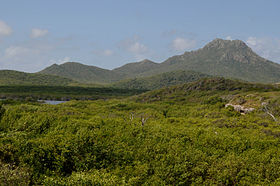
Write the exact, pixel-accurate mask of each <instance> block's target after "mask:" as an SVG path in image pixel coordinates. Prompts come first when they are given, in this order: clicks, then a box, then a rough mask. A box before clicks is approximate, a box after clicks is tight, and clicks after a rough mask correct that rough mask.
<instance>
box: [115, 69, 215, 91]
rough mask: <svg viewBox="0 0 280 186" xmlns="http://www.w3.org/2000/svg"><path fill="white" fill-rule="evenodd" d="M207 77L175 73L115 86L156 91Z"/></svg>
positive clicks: (196, 73)
mask: <svg viewBox="0 0 280 186" xmlns="http://www.w3.org/2000/svg"><path fill="white" fill-rule="evenodd" d="M206 77H210V76H209V75H206V74H202V73H199V72H194V71H173V72H166V73H162V74H158V75H154V76H150V77H142V78H134V79H128V80H123V81H119V82H117V83H114V84H113V86H114V87H119V88H127V89H144V90H154V89H159V88H163V87H168V86H172V85H180V84H184V83H188V82H193V81H197V80H199V79H201V78H206Z"/></svg>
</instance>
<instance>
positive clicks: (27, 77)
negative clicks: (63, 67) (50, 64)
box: [0, 70, 76, 86]
mask: <svg viewBox="0 0 280 186" xmlns="http://www.w3.org/2000/svg"><path fill="white" fill-rule="evenodd" d="M75 83H76V82H75V81H73V80H71V79H68V78H64V77H59V76H54V75H46V74H37V73H25V72H18V71H14V70H0V85H53V86H58V85H59V86H65V85H71V84H75Z"/></svg>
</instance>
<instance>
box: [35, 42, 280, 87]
mask: <svg viewBox="0 0 280 186" xmlns="http://www.w3.org/2000/svg"><path fill="white" fill-rule="evenodd" d="M178 70H183V71H195V72H200V73H203V74H209V75H213V76H222V77H226V78H234V79H241V80H245V81H251V82H262V83H278V82H280V65H279V64H277V63H274V62H271V61H269V60H266V59H264V58H262V57H260V56H259V55H257V54H256V53H255V52H254V51H253V50H252V49H251V48H249V47H248V46H247V45H246V44H245V43H244V42H243V41H240V40H223V39H215V40H213V41H212V42H210V43H208V44H207V45H205V46H204V47H203V48H201V49H198V50H195V51H191V52H185V53H184V54H182V55H177V56H173V57H170V58H168V59H167V60H166V61H164V62H162V63H155V62H153V61H150V60H147V59H146V60H143V61H140V62H134V63H128V64H126V65H123V66H121V67H119V68H116V69H114V70H106V69H102V68H98V67H94V66H87V65H82V64H80V63H74V62H68V63H64V64H62V65H56V64H54V65H52V66H50V67H48V68H46V69H44V70H42V71H41V72H39V73H42V74H53V75H58V76H62V77H66V78H71V79H74V80H76V81H79V82H82V83H114V82H117V81H120V80H125V79H131V78H138V77H149V76H154V75H158V74H162V73H165V72H172V71H178ZM139 81H142V82H143V79H141V80H139ZM139 81H135V80H134V82H135V83H139ZM126 82H127V83H128V82H129V81H126ZM131 82H132V81H130V83H131ZM140 84H141V83H140ZM142 84H143V83H142ZM129 86H132V85H129ZM137 86H138V85H137ZM150 88H151V87H150Z"/></svg>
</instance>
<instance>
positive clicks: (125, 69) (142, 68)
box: [113, 59, 159, 77]
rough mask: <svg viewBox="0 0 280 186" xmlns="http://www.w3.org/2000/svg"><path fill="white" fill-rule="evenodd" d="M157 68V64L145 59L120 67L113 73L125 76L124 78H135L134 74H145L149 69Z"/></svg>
mask: <svg viewBox="0 0 280 186" xmlns="http://www.w3.org/2000/svg"><path fill="white" fill-rule="evenodd" d="M158 66H159V64H158V63H155V62H153V61H150V60H147V59H145V60H143V61H140V62H134V63H128V64H125V65H124V66H122V67H119V68H116V69H114V70H113V72H118V73H122V74H125V75H126V77H135V75H136V74H141V73H145V72H147V71H149V70H150V69H155V68H157V67H158Z"/></svg>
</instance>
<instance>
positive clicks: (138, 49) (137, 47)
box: [127, 42, 148, 54]
mask: <svg viewBox="0 0 280 186" xmlns="http://www.w3.org/2000/svg"><path fill="white" fill-rule="evenodd" d="M127 49H128V51H130V52H132V53H134V54H142V53H145V52H147V51H148V48H147V47H146V46H145V45H143V44H141V43H139V42H135V43H132V44H131V45H130V46H129V47H128V48H127Z"/></svg>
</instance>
